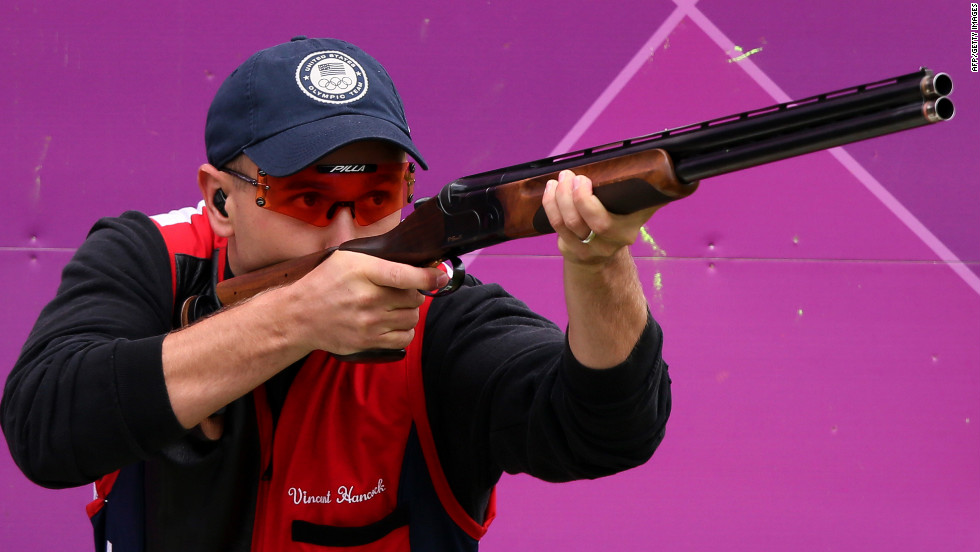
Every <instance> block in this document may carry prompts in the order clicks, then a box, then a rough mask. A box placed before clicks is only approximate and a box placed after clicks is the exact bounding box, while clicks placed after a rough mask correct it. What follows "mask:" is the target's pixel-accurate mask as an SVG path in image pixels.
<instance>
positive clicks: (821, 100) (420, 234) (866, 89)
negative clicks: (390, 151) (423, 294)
mask: <svg viewBox="0 0 980 552" xmlns="http://www.w3.org/2000/svg"><path fill="white" fill-rule="evenodd" d="M952 89H953V82H952V79H951V78H950V77H949V76H948V75H946V74H945V73H934V72H932V71H930V70H928V69H925V68H923V69H920V70H919V71H918V72H916V73H911V74H908V75H902V76H899V77H895V78H891V79H886V80H883V81H876V82H872V83H868V84H863V85H860V86H856V87H852V88H847V89H843V90H836V91H833V92H827V93H824V94H819V95H817V96H812V97H810V98H805V99H802V100H797V101H792V102H787V103H784V104H779V105H774V106H769V107H765V108H762V109H756V110H753V111H748V112H744V113H739V114H736V115H731V116H728V117H722V118H720V119H714V120H711V121H706V122H703V123H698V124H695V125H689V126H686V127H681V128H677V129H672V130H665V131H663V132H659V133H655V134H650V135H646V136H641V137H638V138H633V139H629V140H624V141H622V142H616V143H613V144H606V145H603V146H598V147H595V148H588V149H584V150H580V151H576V152H571V153H567V154H564V155H559V156H555V157H549V158H546V159H540V160H537V161H532V162H530V163H524V164H520V165H514V166H511V167H506V168H502V169H497V170H493V171H488V172H485V173H480V174H475V175H471V176H467V177H464V178H460V179H458V180H455V181H453V182H451V183H449V184H447V185H446V186H445V187H444V188H443V189H442V190H441V191H440V192H439V194H438V195H436V196H434V197H432V198H428V199H425V200H420V201H419V202H416V205H415V210H414V212H412V213H411V214H410V215H409V216H408V217H406V218H405V220H404V221H402V223H401V224H399V225H398V226H397V227H396V228H395V229H393V230H392V231H390V232H387V233H385V234H382V235H379V236H374V237H369V238H360V239H356V240H351V241H349V242H346V243H344V244H341V245H340V246H339V247H338V248H333V249H329V250H326V251H319V252H316V253H313V254H310V255H307V256H305V257H301V258H298V259H293V260H290V261H286V262H284V263H281V264H277V265H274V266H270V267H267V268H264V269H261V270H257V271H255V272H252V273H249V274H244V275H241V276H236V277H235V278H232V279H230V280H227V281H224V282H221V283H219V284H218V287H217V298H218V301H219V302H220V304H221V305H230V304H233V303H236V302H238V301H241V300H243V299H246V298H248V297H251V296H253V295H255V294H256V293H258V292H260V291H262V290H264V289H268V288H270V287H274V286H279V285H284V284H288V283H290V282H293V281H295V280H297V279H299V278H301V277H303V276H304V275H306V274H307V273H309V272H310V271H311V270H313V268H315V267H316V266H317V265H318V264H320V263H321V262H323V260H325V259H326V258H327V257H329V256H330V254H332V253H333V251H335V250H337V249H341V250H345V251H355V252H359V253H365V254H368V255H373V256H376V257H380V258H383V259H387V260H390V261H395V262H400V263H406V264H411V265H415V266H430V265H434V264H436V263H439V262H442V261H444V260H447V259H455V260H456V261H458V257H459V256H461V255H463V254H465V253H468V252H471V251H475V250H477V249H481V248H483V247H488V246H491V245H494V244H498V243H501V242H504V241H508V240H513V239H518V238H525V237H530V236H536V235H541V234H546V233H549V232H553V229H552V228H551V227H550V225H549V223H548V220H547V217H546V216H545V214H544V210H543V208H542V206H541V197H542V195H543V193H544V188H545V183H546V182H547V181H548V180H549V179H553V178H556V177H557V175H558V173H559V172H561V171H562V170H565V169H570V170H574V171H575V172H577V173H579V174H583V175H586V176H588V177H589V178H591V179H592V182H593V189H594V193H595V195H596V196H597V197H598V198H599V200H600V201H601V202H602V204H603V205H604V206H605V207H606V209H608V210H609V211H610V212H612V213H616V214H627V213H633V212H637V211H640V210H643V209H647V208H650V207H654V206H658V205H664V204H666V203H669V202H671V201H675V200H677V199H682V198H684V197H687V196H689V195H690V194H692V193H693V192H694V191H695V190H696V189H697V186H698V182H699V181H700V180H702V179H704V178H709V177H712V176H716V175H720V174H725V173H729V172H733V171H737V170H741V169H745V168H749V167H754V166H758V165H762V164H765V163H771V162H774V161H779V160H781V159H786V158H789V157H793V156H797V155H802V154H805V153H810V152H814V151H819V150H823V149H828V148H831V147H835V146H840V145H843V144H848V143H852V142H856V141H859V140H865V139H868V138H873V137H876V136H882V135H885V134H889V133H893V132H898V131H901V130H906V129H910V128H915V127H918V126H923V125H927V124H933V123H938V122H942V121H946V120H949V119H951V118H952V117H953V114H954V109H953V104H952V102H951V101H950V100H949V98H948V97H947V96H948V94H950V93H951V92H952ZM459 266H460V267H461V264H459ZM386 358H387V359H388V360H391V358H390V357H386Z"/></svg>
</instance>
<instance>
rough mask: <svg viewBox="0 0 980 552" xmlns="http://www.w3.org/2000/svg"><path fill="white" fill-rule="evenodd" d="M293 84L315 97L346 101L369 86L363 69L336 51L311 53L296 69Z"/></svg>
mask: <svg viewBox="0 0 980 552" xmlns="http://www.w3.org/2000/svg"><path fill="white" fill-rule="evenodd" d="M296 84H298V85H299V88H300V90H302V91H303V92H304V93H305V94H306V95H307V96H309V97H311V98H313V99H314V100H317V101H320V102H324V103H332V104H345V103H350V102H353V101H355V100H359V99H360V98H362V97H363V96H364V94H365V93H366V92H367V89H368V80H367V75H366V74H365V73H364V68H363V67H361V64H360V63H358V62H357V60H355V59H354V58H352V57H350V56H349V55H347V54H345V53H343V52H338V51H336V50H328V51H323V52H315V53H312V54H310V55H308V56H306V57H305V58H303V61H302V62H300V64H299V66H298V67H297V68H296Z"/></svg>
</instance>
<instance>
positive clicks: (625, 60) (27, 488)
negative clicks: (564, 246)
mask: <svg viewBox="0 0 980 552" xmlns="http://www.w3.org/2000/svg"><path fill="white" fill-rule="evenodd" d="M97 4H98V6H97V7H96V6H90V5H89V3H79V2H67V1H64V0H52V1H49V2H44V3H41V2H16V1H14V2H8V4H7V5H4V6H3V7H2V8H0V10H2V11H0V13H2V16H0V29H2V31H3V32H2V33H0V56H2V60H3V67H4V81H5V82H4V86H2V87H0V121H2V124H3V130H4V132H3V133H2V135H0V140H2V147H0V160H2V166H3V167H4V174H5V178H4V184H3V191H4V195H5V201H3V202H0V220H2V221H3V223H4V224H3V226H4V228H5V230H4V231H3V232H2V234H0V277H2V279H3V281H5V282H7V283H8V288H7V289H8V293H7V294H5V296H4V298H3V299H2V300H0V301H2V303H0V304H2V305H3V313H4V314H5V316H4V317H3V318H2V321H0V376H3V377H5V375H6V373H7V371H8V370H9V368H10V366H11V365H12V364H13V362H14V359H15V358H16V356H17V353H18V351H19V347H20V344H21V343H22V342H23V340H24V338H25V336H26V335H27V332H28V331H29V329H30V325H31V323H32V322H33V318H34V317H35V316H36V314H37V312H38V311H39V309H40V308H41V306H42V305H43V304H44V303H45V302H46V301H47V300H48V299H49V298H50V297H51V295H52V293H53V292H54V288H55V286H56V285H57V281H58V275H59V271H60V269H61V267H62V266H63V265H64V263H65V262H66V261H67V259H68V258H69V257H70V255H71V253H72V251H73V250H74V248H75V247H77V245H78V244H79V243H80V242H81V240H82V239H83V238H84V235H85V232H86V230H87V229H88V227H89V226H90V225H91V224H92V222H94V220H95V219H96V218H97V217H100V216H105V215H115V214H118V213H120V212H121V211H122V210H124V209H128V208H136V209H141V210H144V211H146V212H150V213H156V212H161V211H165V210H169V209H171V208H175V207H181V206H185V205H190V204H192V203H194V202H196V200H197V198H196V197H195V194H196V188H195V186H194V180H193V179H194V174H195V170H196V167H197V166H198V165H199V164H200V163H202V162H203V161H204V156H203V140H202V135H203V132H202V129H203V120H204V113H205V111H206V109H207V105H208V102H209V100H210V97H211V95H212V94H213V93H214V91H215V89H216V88H217V86H218V84H219V83H220V81H221V80H222V79H223V78H224V77H225V76H226V75H227V74H228V72H229V71H230V70H231V69H232V68H233V67H234V66H236V65H237V64H238V63H240V62H241V61H242V60H244V59H245V57H247V56H248V55H249V54H250V53H251V52H252V51H254V50H257V49H259V48H262V47H266V46H269V45H271V44H274V43H277V42H281V41H284V40H287V39H288V38H289V37H291V36H293V35H296V34H307V35H324V36H336V37H338V38H344V39H347V40H351V41H353V42H355V43H358V44H360V45H361V46H363V47H364V48H365V49H367V50H368V51H369V52H371V53H373V54H374V55H375V56H376V57H378V58H379V59H380V60H381V61H382V62H383V63H384V64H385V65H386V66H387V67H388V68H389V70H390V72H391V73H392V75H393V76H394V78H395V79H396V82H397V83H398V84H399V87H400V89H401V91H402V95H403V98H404V100H405V104H406V106H407V109H408V111H409V121H410V123H411V124H412V127H413V133H414V136H416V138H417V143H418V144H419V146H420V147H421V148H422V151H423V153H424V154H425V155H426V158H427V160H428V161H429V163H430V165H431V166H432V170H430V171H429V173H427V174H425V175H422V176H421V177H420V184H421V188H422V190H421V191H422V192H423V194H425V193H433V192H435V191H436V190H438V189H439V188H440V187H441V185H442V184H444V183H446V182H448V181H449V180H451V179H453V178H455V177H458V176H463V175H466V174H470V173H473V172H477V171H482V170H487V169H491V168H494V167H497V166H502V165H506V164H512V163H517V162H522V161H528V160H531V159H534V158H538V157H543V156H545V155H548V154H550V153H557V152H561V151H568V150H571V149H575V148H578V147H585V146H588V145H594V144H598V143H603V142H609V141H613V140H618V139H622V138H627V137H630V136H635V135H640V134H646V133H649V132H653V131H657V130H661V129H664V128H668V127H674V126H680V125H684V124H687V123H693V122H697V121H701V120H704V119H708V118H713V117H718V116H722V115H727V114H730V113H735V112H739V111H745V110H748V109H753V108H757V107H762V106H765V105H768V104H772V103H776V102H777V101H783V100H784V99H786V98H794V97H795V98H799V97H804V96H808V95H812V94H816V93H820V92H825V91H828V90H832V89H836V88H843V87H846V86H850V85H855V84H860V83H863V82H868V81H871V80H876V79H882V78H886V77H891V76H896V75H899V74H904V73H910V72H912V71H915V70H916V69H918V67H919V66H923V65H924V66H928V67H930V68H933V69H936V70H941V71H945V72H948V73H949V74H951V75H952V77H953V79H954V81H955V86H956V90H955V91H954V93H953V95H952V98H953V100H954V101H955V103H956V105H957V108H958V110H959V111H958V113H957V115H956V117H955V118H954V119H953V120H952V121H950V122H948V123H944V124H942V125H937V126H935V127H930V128H925V129H918V130H914V131H910V132H906V133H903V134H899V135H894V136H889V137H884V138H879V139H875V140H871V141H868V142H865V143H861V144H856V145H852V146H848V147H846V148H845V149H844V150H840V151H835V152H822V153H817V154H812V155H809V156H806V157H803V158H799V159H795V160H790V161H785V162H781V163H778V164H773V165H769V166H766V167H761V168H757V169H752V170H748V171H743V172H741V173H738V174H734V175H729V176H725V177H718V178H715V179H712V180H708V181H705V182H704V183H703V184H702V187H701V189H700V190H699V191H698V192H697V194H695V195H694V196H692V197H691V198H690V199H687V200H685V201H683V202H680V203H677V204H674V205H672V206H670V207H668V208H665V209H664V210H662V211H661V212H660V213H658V214H657V215H656V216H655V217H654V219H652V220H651V222H650V223H649V224H648V225H647V229H648V231H649V234H650V239H649V240H648V241H640V242H638V243H637V244H636V245H635V246H634V253H635V255H636V256H637V259H638V264H639V265H640V271H641V276H642V278H643V281H644V284H645V286H646V289H647V295H648V298H649V300H650V304H651V308H652V310H653V313H654V315H655V316H656V317H657V318H658V319H659V320H660V322H661V324H662V325H663V326H664V330H665V333H666V338H667V344H666V346H665V354H666V356H667V360H668V362H669V363H670V365H671V375H672V378H673V381H674V384H673V389H674V413H673V416H672V419H671V422H670V424H669V426H668V434H667V438H666V440H665V441H664V444H663V446H662V447H661V449H660V451H658V453H657V454H656V455H655V456H654V458H653V460H651V462H649V463H648V464H647V465H645V466H643V467H641V468H638V469H635V470H632V471H630V472H627V473H624V474H621V475H618V476H614V477H611V478H607V479H603V480H599V481H592V482H580V483H574V484H566V485H549V484H544V483H541V482H537V481H533V480H530V479H529V478H526V477H520V476H519V477H507V478H505V480H504V481H503V482H502V484H501V486H500V489H499V500H500V503H499V510H500V515H499V517H498V519H497V521H496V522H495V523H494V526H493V528H492V529H491V531H490V533H489V535H488V536H487V537H486V538H485V540H484V546H483V550H488V551H492V550H498V551H503V550H554V549H559V548H561V549H564V550H624V551H625V550H651V549H659V550H753V551H754V550H827V549H832V550H842V551H850V550H853V551H857V550H862V551H864V550H890V551H892V550H910V551H911V550H980V191H978V187H977V185H978V184H980V156H978V153H980V151H978V147H977V144H980V115H978V113H980V109H978V108H980V75H978V74H977V73H972V72H971V71H970V3H969V2H960V1H952V0H940V1H936V2H932V3H929V5H928V7H926V6H925V4H923V3H922V2H918V1H910V0H904V1H896V2H890V3H884V2H881V3H877V2H875V3H873V2H854V1H853V0H852V1H844V0H825V1H824V2H821V3H820V4H819V7H818V6H817V5H812V4H807V5H806V7H805V8H804V7H793V8H786V7H784V6H786V5H788V4H786V3H784V2H775V1H772V0H749V1H743V2H723V1H722V0H701V1H699V2H695V1H693V0H676V1H669V0H657V1H648V2H614V3H610V2H603V3H599V2H586V1H575V2H569V1H565V2H555V1H545V2H526V1H513V0H499V1H490V2H466V3H464V2H454V3H435V2H424V1H418V0H409V1H406V2H400V3H397V4H394V5H392V4H391V3H389V2H381V1H379V0H366V1H362V2H357V3H347V4H345V5H339V6H337V5H330V6H325V5H324V4H322V3H307V2H303V3H292V4H291V5H289V6H286V7H282V6H273V5H272V4H271V3H261V2H249V1H246V2H244V3H243V2H236V3H230V2H225V1H222V0H219V1H215V2H206V3H173V4H172V5H161V4H156V5H144V4H141V3H134V2H118V1H115V2H106V3H97ZM297 4H298V5H297ZM747 53H751V55H748V56H747V57H742V58H741V59H736V58H739V57H740V56H742V55H743V54H747ZM528 254H529V255H531V257H527V256H526V255H528ZM470 261H471V262H470V267H471V271H472V272H473V273H475V274H477V275H478V276H479V277H480V278H481V279H483V280H485V281H499V282H501V283H503V284H504V285H505V286H506V287H508V288H509V289H510V290H511V291H512V292H513V293H515V294H516V295H518V296H520V297H522V298H525V299H526V300H527V301H528V302H529V303H530V304H531V305H532V306H534V307H536V308H538V309H539V310H541V311H542V312H544V313H546V314H549V315H550V316H552V317H553V318H554V319H555V320H556V321H558V322H559V323H563V321H564V316H565V315H564V312H563V307H562V301H561V291H560V287H559V283H560V279H559V261H558V259H557V258H556V256H555V251H554V248H553V241H552V239H551V238H541V239H534V240H526V241H524V242H519V243H511V244H505V245H502V246H498V247H495V248H491V249H488V250H485V251H484V252H483V253H482V254H480V255H478V256H476V257H474V258H473V259H471V260H470ZM90 495H91V490H90V489H88V488H82V489H73V490H65V491H48V490H44V489H40V488H37V487H35V486H34V485H32V484H30V483H29V482H27V481H26V479H24V478H23V476H21V475H20V473H19V472H18V471H17V469H16V467H15V466H14V465H13V462H12V460H11V459H10V457H9V455H8V454H7V453H6V452H2V453H0V548H2V549H21V548H27V547H30V548H34V549H38V550H47V549H86V548H87V547H88V546H89V542H90V533H89V530H88V527H87V520H86V518H85V516H84V510H83V506H84V504H85V503H86V502H87V501H88V500H89V497H90Z"/></svg>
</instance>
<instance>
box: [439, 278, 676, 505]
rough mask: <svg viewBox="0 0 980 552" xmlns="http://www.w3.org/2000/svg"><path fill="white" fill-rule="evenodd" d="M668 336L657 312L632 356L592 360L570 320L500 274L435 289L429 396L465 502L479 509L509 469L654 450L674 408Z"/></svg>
mask: <svg viewBox="0 0 980 552" xmlns="http://www.w3.org/2000/svg"><path fill="white" fill-rule="evenodd" d="M471 283H476V282H471ZM662 341H663V339H662V333H661V330H660V327H659V326H658V325H657V323H656V322H655V321H654V320H653V318H652V317H648V321H647V325H646V327H645V329H644V331H643V333H642V335H641V337H640V339H639V341H638V342H637V344H636V346H635V347H634V349H633V351H632V353H631V354H630V356H629V358H628V359H627V360H626V361H625V362H623V363H622V364H621V365H619V366H616V367H613V368H611V369H608V370H592V369H590V368H587V367H585V366H583V365H581V364H579V363H578V362H577V361H576V359H575V358H574V356H573V355H572V353H571V351H570V349H569V348H568V344H567V341H566V338H565V335H564V332H562V331H561V330H560V329H559V328H558V327H556V326H555V325H554V324H553V323H551V322H549V321H547V320H545V319H543V318H542V317H540V316H539V315H537V314H535V313H533V312H532V311H530V310H529V309H528V308H527V306H526V305H524V304H523V303H522V302H520V301H519V300H517V299H515V298H514V297H512V296H510V295H508V294H507V293H506V292H505V291H504V290H503V289H501V288H500V287H499V286H496V285H472V286H469V287H464V288H463V289H461V290H459V291H457V292H456V293H454V294H452V295H449V296H446V297H442V298H437V299H436V300H435V301H433V303H432V307H431V308H430V311H429V315H428V318H427V321H426V328H425V332H424V347H423V355H424V356H423V366H424V370H425V372H424V373H425V378H426V394H427V397H426V400H427V403H428V409H429V413H430V418H431V419H430V424H431V426H432V428H433V436H434V439H435V440H436V446H437V448H438V449H439V454H440V458H441V460H442V463H443V466H444V469H445V471H446V475H447V478H448V479H449V481H450V485H451V486H452V487H453V490H454V492H455V493H456V495H457V498H458V499H460V502H461V503H463V505H464V507H466V508H467V509H468V510H470V511H471V512H474V509H475V508H478V507H479V502H480V500H481V499H480V497H481V496H484V497H485V495H486V492H487V490H488V489H489V488H490V487H491V486H492V485H494V484H495V483H496V481H497V479H498V478H499V476H500V474H501V473H502V472H508V473H518V472H521V473H527V474H530V475H532V476H534V477H537V478H540V479H543V480H546V481H556V482H557V481H569V480H574V479H591V478H597V477H602V476H605V475H609V474H613V473H616V472H619V471H622V470H625V469H628V468H631V467H635V466H638V465H640V464H642V463H644V462H646V461H647V460H648V459H649V458H650V456H651V455H652V454H653V452H654V450H655V449H656V448H657V446H658V445H659V444H660V442H661V440H662V439H663V437H664V428H665V424H666V422H667V418H668V416H669V414H670V405H671V399H670V379H669V377H668V374H667V365H666V364H665V363H664V361H663V359H662V358H661V345H662ZM474 501H475V502H474ZM476 513H479V512H478V511H477V512H476Z"/></svg>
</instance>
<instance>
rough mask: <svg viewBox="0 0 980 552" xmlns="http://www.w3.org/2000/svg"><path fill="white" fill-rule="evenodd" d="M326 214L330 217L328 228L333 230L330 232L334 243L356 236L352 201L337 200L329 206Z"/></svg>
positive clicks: (338, 243)
mask: <svg viewBox="0 0 980 552" xmlns="http://www.w3.org/2000/svg"><path fill="white" fill-rule="evenodd" d="M327 216H328V217H329V218H330V226H328V228H330V229H332V230H333V231H332V232H330V234H331V236H332V240H331V241H335V242H336V244H335V245H340V244H342V243H344V242H345V241H348V240H352V239H354V237H356V234H355V233H356V231H357V228H356V227H357V221H355V220H354V204H353V203H345V202H337V203H335V204H333V205H332V206H331V207H330V210H329V211H328V213H327Z"/></svg>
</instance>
